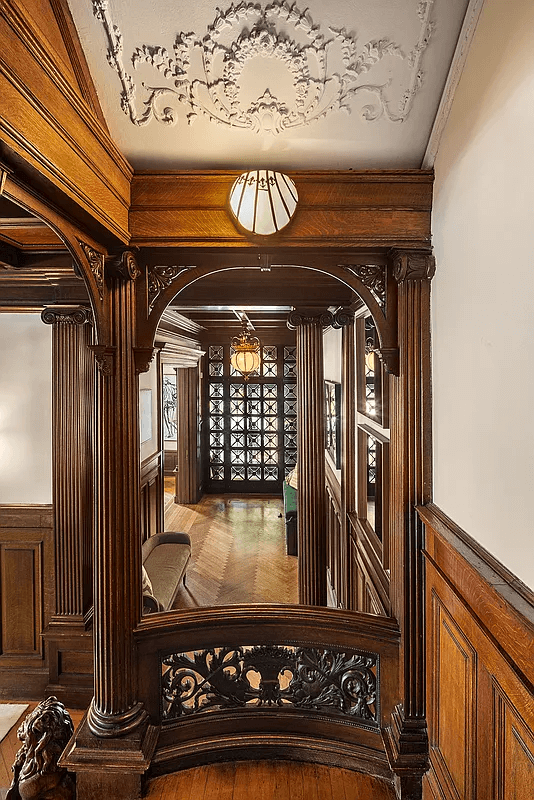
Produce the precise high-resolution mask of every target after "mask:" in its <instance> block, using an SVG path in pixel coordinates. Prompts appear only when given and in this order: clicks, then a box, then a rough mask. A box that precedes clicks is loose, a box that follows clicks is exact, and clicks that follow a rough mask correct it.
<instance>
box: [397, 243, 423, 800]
mask: <svg viewBox="0 0 534 800" xmlns="http://www.w3.org/2000/svg"><path fill="white" fill-rule="evenodd" d="M391 261H392V266H393V274H394V277H395V280H396V281H397V284H398V342H399V358H400V363H399V377H393V376H392V377H391V383H390V391H391V404H392V406H391V407H392V414H391V419H392V426H391V452H392V459H391V487H392V491H391V500H390V502H391V510H392V515H391V518H392V529H391V546H392V549H391V604H392V613H393V615H394V616H395V617H396V618H397V619H398V620H399V623H400V628H401V658H400V674H399V679H400V680H399V685H400V692H401V698H402V702H401V703H400V704H399V705H398V706H397V707H396V708H395V710H394V712H393V714H392V719H391V726H390V727H389V728H387V730H386V735H385V744H386V749H387V752H388V758H389V761H390V764H391V767H392V769H393V771H394V773H395V776H396V781H397V784H398V788H399V789H400V791H401V792H402V794H401V796H402V797H403V800H404V798H406V800H412V798H413V800H419V798H421V796H422V794H421V793H422V788H421V786H422V776H423V774H424V773H425V772H426V770H427V769H428V736H427V728H426V703H425V691H426V687H425V641H424V585H423V578H424V573H423V554H422V550H423V546H424V528H423V524H422V522H421V521H420V520H419V518H418V515H417V512H416V507H417V506H418V505H425V504H426V503H429V502H430V501H431V499H432V497H431V490H432V458H431V456H432V450H431V446H432V419H431V411H432V407H431V392H430V387H431V368H430V282H431V280H432V277H433V275H434V272H435V261H434V257H433V256H432V254H431V252H430V251H426V250H411V251H410V250H406V251H398V250H395V251H393V252H392V253H391Z"/></svg>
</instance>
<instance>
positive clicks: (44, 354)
mask: <svg viewBox="0 0 534 800" xmlns="http://www.w3.org/2000/svg"><path fill="white" fill-rule="evenodd" d="M51 502H52V327H51V326H50V325H45V324H44V323H43V322H41V317H40V315H39V314H0V503H51Z"/></svg>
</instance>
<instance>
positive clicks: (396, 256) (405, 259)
mask: <svg viewBox="0 0 534 800" xmlns="http://www.w3.org/2000/svg"><path fill="white" fill-rule="evenodd" d="M391 256H392V261H393V277H394V278H395V280H396V281H397V283H403V282H404V281H423V280H427V281H430V280H432V278H433V277H434V274H435V272H436V259H435V258H434V256H433V255H432V253H431V251H430V250H392V251H391Z"/></svg>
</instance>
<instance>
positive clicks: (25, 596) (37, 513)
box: [0, 505, 55, 698]
mask: <svg viewBox="0 0 534 800" xmlns="http://www.w3.org/2000/svg"><path fill="white" fill-rule="evenodd" d="M54 575H55V570H54V527H53V515H52V506H51V505H31V506H23V505H2V506H0V598H1V608H0V697H1V698H26V697H28V698H32V697H37V696H39V695H41V694H42V693H43V692H44V690H45V687H46V685H47V683H48V654H47V650H46V647H45V644H44V642H43V639H42V636H41V634H42V633H43V630H44V628H45V627H46V625H47V624H48V622H49V620H50V617H51V615H52V612H53V610H54V591H55V586H54ZM22 674H23V675H24V680H21V675H22Z"/></svg>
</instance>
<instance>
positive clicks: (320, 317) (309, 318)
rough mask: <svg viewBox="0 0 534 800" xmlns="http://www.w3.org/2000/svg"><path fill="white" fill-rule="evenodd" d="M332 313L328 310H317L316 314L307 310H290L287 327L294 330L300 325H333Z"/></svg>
mask: <svg viewBox="0 0 534 800" xmlns="http://www.w3.org/2000/svg"><path fill="white" fill-rule="evenodd" d="M333 323H334V315H333V314H332V313H331V312H330V311H319V312H317V313H316V314H314V313H312V312H309V311H292V312H291V313H290V314H289V317H288V318H287V327H288V328H289V329H290V330H292V331H294V330H296V329H297V328H300V327H301V325H317V326H319V327H321V328H327V327H328V326H329V325H333Z"/></svg>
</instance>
